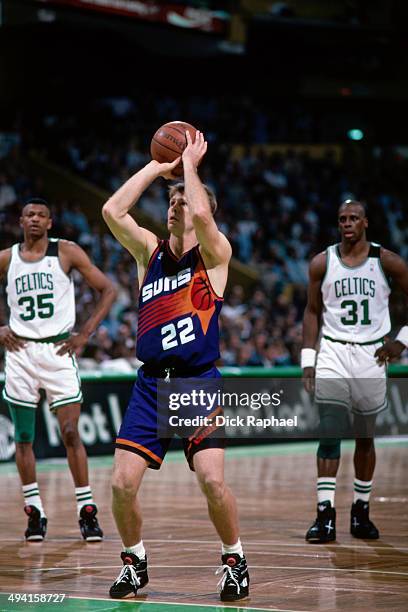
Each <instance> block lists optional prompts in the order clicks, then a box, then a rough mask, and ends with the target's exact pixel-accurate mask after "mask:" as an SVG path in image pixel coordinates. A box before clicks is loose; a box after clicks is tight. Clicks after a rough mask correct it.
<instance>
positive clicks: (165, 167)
mask: <svg viewBox="0 0 408 612" xmlns="http://www.w3.org/2000/svg"><path fill="white" fill-rule="evenodd" d="M180 160H181V157H177V158H176V159H175V160H174V161H172V162H165V163H163V164H161V163H159V162H158V161H155V160H154V159H153V160H152V161H151V162H150V163H149V165H150V166H153V167H154V169H155V171H156V173H157V176H162V177H163V178H165V179H167V180H168V181H171V180H174V179H175V178H177V177H175V176H174V175H173V172H172V171H173V170H174V168H176V166H178V164H179V163H180Z"/></svg>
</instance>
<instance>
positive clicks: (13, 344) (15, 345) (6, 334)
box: [0, 325, 26, 351]
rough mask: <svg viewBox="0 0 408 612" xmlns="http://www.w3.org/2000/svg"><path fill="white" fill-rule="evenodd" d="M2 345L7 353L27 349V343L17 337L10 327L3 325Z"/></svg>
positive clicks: (0, 337)
mask: <svg viewBox="0 0 408 612" xmlns="http://www.w3.org/2000/svg"><path fill="white" fill-rule="evenodd" d="M0 344H2V345H3V346H4V348H5V349H6V350H7V351H19V350H20V349H21V348H24V347H25V345H26V342H25V341H24V340H23V338H19V337H18V336H16V334H15V333H14V332H13V331H12V330H11V329H10V328H9V326H8V325H3V326H2V327H0Z"/></svg>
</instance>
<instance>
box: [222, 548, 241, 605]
mask: <svg viewBox="0 0 408 612" xmlns="http://www.w3.org/2000/svg"><path fill="white" fill-rule="evenodd" d="M221 559H222V565H221V566H220V567H219V568H218V569H217V571H216V572H215V573H216V574H220V573H221V572H223V577H222V578H221V580H220V581H219V583H218V585H219V586H220V598H221V601H236V600H237V599H244V597H248V594H249V574H248V566H247V562H246V559H245V557H244V556H243V557H241V555H236V554H228V553H227V554H225V555H222V557H221Z"/></svg>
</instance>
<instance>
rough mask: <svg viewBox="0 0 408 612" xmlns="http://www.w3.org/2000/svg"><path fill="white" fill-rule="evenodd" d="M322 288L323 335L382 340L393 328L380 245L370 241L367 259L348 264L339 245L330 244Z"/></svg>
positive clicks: (369, 340)
mask: <svg viewBox="0 0 408 612" xmlns="http://www.w3.org/2000/svg"><path fill="white" fill-rule="evenodd" d="M326 257H327V263H326V274H325V276H324V279H323V282H322V286H321V291H322V298H323V326H322V334H323V336H327V337H329V338H331V339H332V340H344V341H347V342H356V343H365V342H373V341H375V340H380V339H381V338H383V336H384V335H385V334H388V332H389V331H390V329H391V321H390V313H389V309H388V297H389V295H390V287H389V285H388V282H387V279H386V278H385V275H384V272H383V270H382V267H381V262H380V246H379V245H378V244H375V243H373V242H372V243H371V246H370V251H369V253H368V257H367V259H366V260H365V261H364V262H363V263H362V264H361V265H359V266H354V267H351V266H347V265H346V264H345V263H344V262H343V261H342V260H341V256H340V249H339V245H338V244H335V245H332V246H330V247H328V249H327V251H326Z"/></svg>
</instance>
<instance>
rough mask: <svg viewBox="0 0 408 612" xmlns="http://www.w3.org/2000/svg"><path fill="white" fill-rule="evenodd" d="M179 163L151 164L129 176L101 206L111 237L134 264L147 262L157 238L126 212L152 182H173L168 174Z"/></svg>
mask: <svg viewBox="0 0 408 612" xmlns="http://www.w3.org/2000/svg"><path fill="white" fill-rule="evenodd" d="M179 162H180V158H177V159H176V160H175V161H174V162H172V163H166V164H159V162H157V161H154V160H152V161H151V162H149V163H148V164H147V165H146V166H144V167H143V168H142V169H141V170H139V172H137V173H136V174H134V175H133V176H131V177H130V179H128V180H127V181H126V183H124V184H123V185H122V187H120V188H119V189H118V190H117V191H116V192H115V193H114V194H113V195H112V196H111V197H110V198H109V200H108V201H107V202H106V203H105V204H104V205H103V208H102V216H103V218H104V219H105V221H106V223H107V225H108V226H109V229H110V230H111V232H112V234H113V235H114V236H115V238H117V239H118V241H119V242H120V243H121V244H122V245H123V246H124V247H125V249H127V250H128V251H129V252H130V253H131V254H132V255H133V257H134V258H135V259H136V260H137V261H138V262H141V263H142V262H143V263H147V262H148V260H149V258H150V255H151V254H152V253H153V251H154V249H155V248H156V246H157V236H155V235H154V234H153V233H152V232H150V231H149V230H147V229H145V228H143V227H140V225H138V223H137V222H136V221H135V219H134V218H133V217H132V216H131V215H130V214H129V211H130V209H131V208H132V207H133V206H134V205H135V204H136V202H138V200H139V199H140V197H141V195H142V193H143V192H144V191H145V190H146V189H147V188H148V187H149V185H150V184H151V183H153V181H154V180H155V179H156V178H158V177H159V176H163V177H164V178H169V179H170V178H173V177H172V175H171V171H172V170H173V169H174V168H175V167H176V166H177V164H178V163H179Z"/></svg>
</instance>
